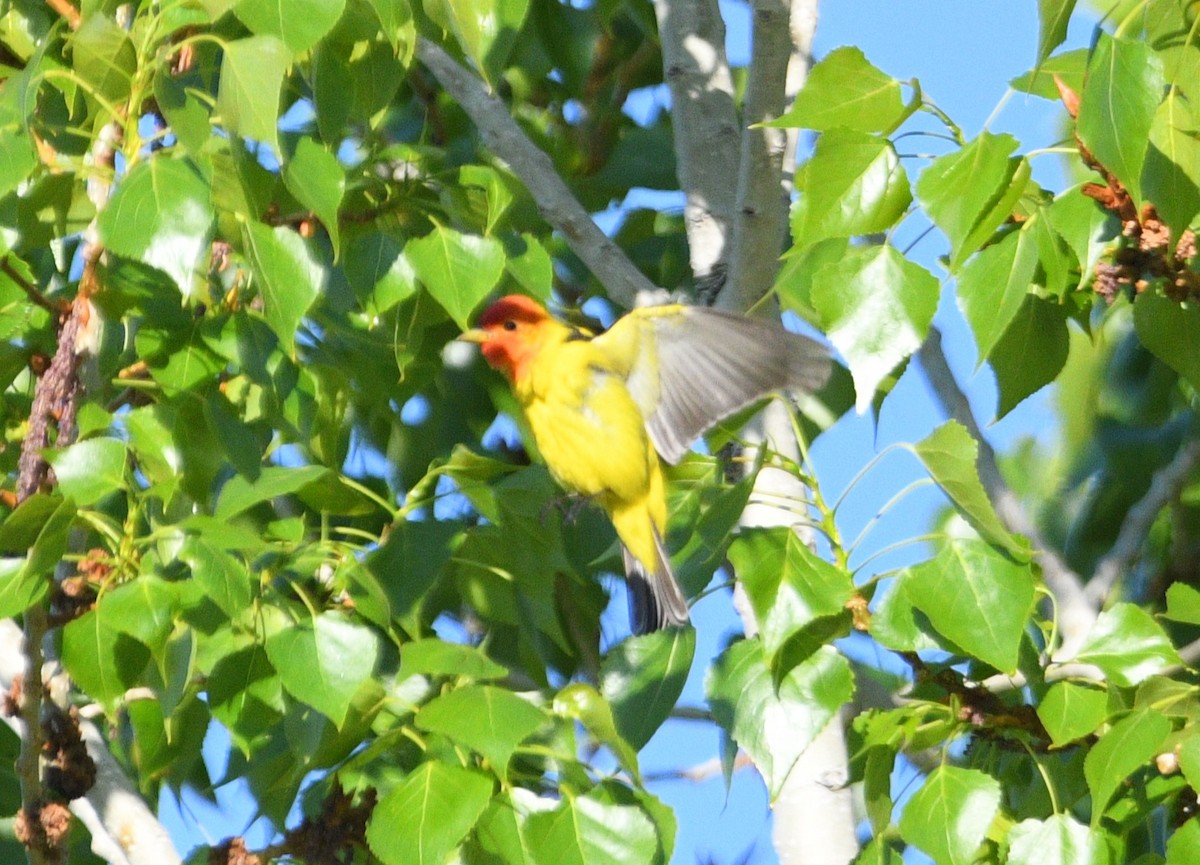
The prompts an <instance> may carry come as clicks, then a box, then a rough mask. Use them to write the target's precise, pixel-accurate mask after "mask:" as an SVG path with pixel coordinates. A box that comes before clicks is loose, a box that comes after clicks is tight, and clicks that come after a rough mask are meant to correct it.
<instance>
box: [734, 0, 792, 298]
mask: <svg viewBox="0 0 1200 865" xmlns="http://www.w3.org/2000/svg"><path fill="white" fill-rule="evenodd" d="M751 11H752V13H753V16H754V17H753V37H752V38H753V45H752V49H751V60H750V77H749V80H748V82H747V84H746V101H745V106H744V108H743V110H742V121H743V126H742V147H741V161H740V163H739V165H738V191H737V204H736V209H735V211H734V218H733V249H732V252H731V255H730V268H729V280H728V281H727V282H726V284H725V287H724V288H723V289H722V290H721V293H720V295H719V296H718V297H717V300H716V306H718V307H721V308H723V309H730V310H735V311H744V310H747V309H749V308H750V307H751V306H753V305H754V304H755V303H756V302H757V301H758V300H759V298H761V297H762V296H763V295H764V294H766V293H767V292H768V291H770V289H771V286H772V285H773V284H774V282H775V275H776V273H777V272H778V271H779V256H780V254H781V253H782V252H783V241H784V237H785V232H786V231H787V198H786V191H785V189H784V186H783V153H784V150H785V148H786V145H787V135H786V133H785V131H784V130H782V129H771V128H769V127H766V126H757V125H756V124H761V123H765V122H768V121H771V120H774V119H776V118H777V117H779V116H780V115H782V114H783V111H784V107H785V98H786V96H785V89H786V83H787V70H788V64H789V62H790V61H791V57H792V54H793V46H792V35H791V27H790V24H789V21H790V15H789V7H788V3H787V0H752V2H751Z"/></svg>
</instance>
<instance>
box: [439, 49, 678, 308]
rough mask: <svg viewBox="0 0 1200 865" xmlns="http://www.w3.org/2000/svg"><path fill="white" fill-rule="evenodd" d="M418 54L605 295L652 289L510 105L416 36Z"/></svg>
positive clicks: (629, 295) (626, 300) (621, 299)
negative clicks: (522, 128) (579, 199)
mask: <svg viewBox="0 0 1200 865" xmlns="http://www.w3.org/2000/svg"><path fill="white" fill-rule="evenodd" d="M417 57H419V58H420V60H421V62H422V63H424V64H425V66H426V67H428V69H429V71H430V72H432V73H433V76H434V77H435V78H436V79H437V80H438V83H439V84H441V85H442V87H444V88H445V90H446V92H447V93H449V94H450V95H451V96H452V97H454V100H455V101H456V102H457V103H458V104H459V105H460V106H461V107H462V109H463V111H465V112H466V113H467V116H468V117H470V118H471V120H472V122H473V123H474V124H475V126H476V128H477V129H478V130H479V134H480V135H481V136H482V137H483V140H484V142H485V143H486V144H487V146H488V147H489V148H490V149H491V151H492V153H493V154H495V156H496V157H497V158H498V159H500V160H501V161H503V162H504V163H505V164H507V165H508V167H509V168H510V169H511V170H512V172H513V173H514V174H515V175H516V176H517V177H518V178H519V179H520V180H521V182H522V183H523V184H525V188H526V189H528V190H529V194H530V195H532V196H533V200H534V201H535V202H536V203H537V206H538V210H539V211H540V212H541V214H542V216H543V217H544V218H545V220H546V221H547V222H548V223H550V225H551V226H552V227H553V228H554V229H555V230H556V231H558V232H559V233H560V234H561V235H562V236H563V239H564V240H566V241H567V244H568V245H569V246H570V247H571V249H572V250H573V251H574V252H575V254H576V255H578V256H579V258H580V260H581V261H583V263H584V264H585V265H587V267H588V269H589V270H591V272H592V273H593V274H594V275H595V276H596V278H597V279H598V280H600V282H601V283H602V284H603V285H604V288H605V289H606V290H607V292H608V296H609V297H611V298H612V299H613V300H615V301H616V302H617V303H620V304H622V305H624V306H629V307H632V306H633V305H634V302H635V300H636V299H637V296H638V294H639V293H640V292H653V291H655V286H654V284H653V283H652V282H650V280H649V279H647V278H646V276H645V274H643V273H642V272H641V271H640V270H638V269H637V268H636V267H635V266H634V265H633V262H631V261H630V260H629V257H628V256H626V255H625V253H624V252H623V251H622V250H621V248H620V247H619V246H617V244H616V243H614V242H613V241H612V240H611V239H610V238H609V237H608V236H607V235H605V234H604V232H603V231H601V230H600V228H599V227H598V226H597V225H596V223H595V221H594V220H593V219H592V217H591V214H589V213H588V212H587V211H586V210H584V208H583V205H581V204H580V203H579V201H578V200H577V199H576V198H575V196H574V195H572V194H571V190H570V189H568V188H567V184H566V183H564V182H563V179H562V178H561V177H560V176H559V175H558V172H557V171H556V170H555V168H554V163H552V162H551V161H550V157H549V156H547V155H546V154H545V153H543V152H542V151H541V150H540V149H539V148H538V147H537V145H535V144H534V143H533V142H532V141H530V140H529V136H527V135H526V134H525V133H524V132H523V131H522V130H521V127H520V126H518V125H517V122H516V121H515V120H514V119H513V118H512V115H511V114H510V113H509V110H508V106H507V105H505V104H504V102H503V101H502V100H500V99H499V98H498V97H497V96H496V95H495V94H493V93H491V92H490V91H489V90H488V89H487V87H486V86H485V85H484V83H483V81H482V80H481V79H480V78H479V77H478V76H477V75H475V74H474V73H472V72H470V71H468V70H467V69H465V68H463V66H462V65H460V64H459V63H458V62H457V61H456V60H454V58H452V57H451V56H450V55H449V54H447V53H446V52H445V51H444V50H442V48H441V47H440V46H439V45H436V44H434V43H433V42H430V41H429V40H428V39H425V38H423V37H422V38H418V40H417Z"/></svg>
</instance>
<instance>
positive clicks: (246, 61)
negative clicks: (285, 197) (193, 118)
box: [217, 36, 292, 153]
mask: <svg viewBox="0 0 1200 865" xmlns="http://www.w3.org/2000/svg"><path fill="white" fill-rule="evenodd" d="M291 62H292V58H291V54H290V53H289V52H288V49H287V46H285V45H284V44H283V43H282V42H280V41H279V40H278V39H276V38H275V37H274V36H249V37H247V38H245V39H238V40H236V41H234V42H228V43H226V44H225V51H224V55H223V59H222V61H221V86H220V89H219V90H218V91H217V114H218V115H219V116H220V118H221V123H222V125H223V126H224V127H225V128H226V129H228V130H229V131H230V132H232V133H234V134H236V135H239V136H241V137H242V138H248V139H250V140H252V141H261V142H262V143H263V144H265V145H267V146H268V147H269V148H271V150H272V151H274V152H275V153H278V152H279V130H278V124H279V92H280V90H281V89H282V87H283V77H284V75H286V74H287V69H288V66H289V65H290V64H291Z"/></svg>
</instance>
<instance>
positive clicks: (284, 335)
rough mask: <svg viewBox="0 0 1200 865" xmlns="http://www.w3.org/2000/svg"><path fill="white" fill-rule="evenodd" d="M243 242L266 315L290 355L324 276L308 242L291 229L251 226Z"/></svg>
mask: <svg viewBox="0 0 1200 865" xmlns="http://www.w3.org/2000/svg"><path fill="white" fill-rule="evenodd" d="M242 238H243V240H244V242H245V244H246V257H247V258H248V259H249V261H250V266H251V268H252V269H253V272H254V278H255V281H256V283H257V286H258V290H259V293H260V294H261V295H262V298H263V315H265V316H266V319H267V323H268V324H270V325H271V329H272V330H273V331H275V334H276V336H278V337H279V342H280V343H281V344H282V345H284V346H287V347H288V349H289V351H290V350H292V349H293V347H294V346H295V342H296V329H297V328H298V327H299V325H300V322H301V320H303V318H304V315H305V313H307V312H308V308H309V307H310V306H312V303H313V301H314V300H315V299H316V297H317V295H318V294H319V293H320V291H321V287H322V285H323V284H324V281H325V275H324V272H323V271H322V270H321V266H320V264H319V262H318V261H317V260H316V259H315V258H314V256H313V254H312V252H311V251H310V250H309V248H308V246H307V244H305V242H304V239H303V238H301V237H300V235H299V234H297V233H296V232H294V231H292V230H291V229H289V228H285V227H283V226H278V227H276V228H268V227H267V226H265V225H263V224H262V223H258V222H247V223H245V225H244V226H243V230H242Z"/></svg>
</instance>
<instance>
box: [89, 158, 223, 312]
mask: <svg viewBox="0 0 1200 865" xmlns="http://www.w3.org/2000/svg"><path fill="white" fill-rule="evenodd" d="M96 222H97V228H98V229H99V231H100V239H101V240H102V241H103V242H104V246H105V247H106V248H107V249H108V250H109V251H110V252H115V253H116V254H117V255H124V256H127V257H129V258H132V259H134V260H136V261H141V262H144V263H146V264H148V265H150V266H151V267H156V268H158V269H159V270H161V271H163V272H164V273H166V274H167V275H168V276H170V277H171V279H173V280H175V284H176V285H178V286H179V290H180V291H181V292H182V293H183V294H184V296H185V297H190V296H191V294H192V291H193V281H194V280H195V277H196V273H197V271H198V270H199V269H200V268H201V267H202V266H206V265H207V261H202V256H207V254H208V251H209V243H210V241H211V239H212V227H213V209H212V202H211V199H210V191H209V184H208V182H207V181H206V180H205V179H204V177H203V176H201V174H200V172H199V171H198V170H197V169H196V166H195V165H193V164H192V163H191V162H190V161H189V160H186V159H171V158H170V157H168V156H166V155H159V156H151V157H149V158H147V159H143V160H142V161H141V162H139V163H137V164H136V165H135V166H134V167H133V168H132V169H131V170H130V172H129V174H127V175H126V176H125V177H124V178H123V179H122V180H121V182H120V183H119V184H118V185H117V188H116V191H115V192H114V193H113V196H112V199H111V200H110V201H109V202H108V206H106V207H105V208H104V209H103V210H101V211H100V214H99V216H98V217H97V220H96Z"/></svg>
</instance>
